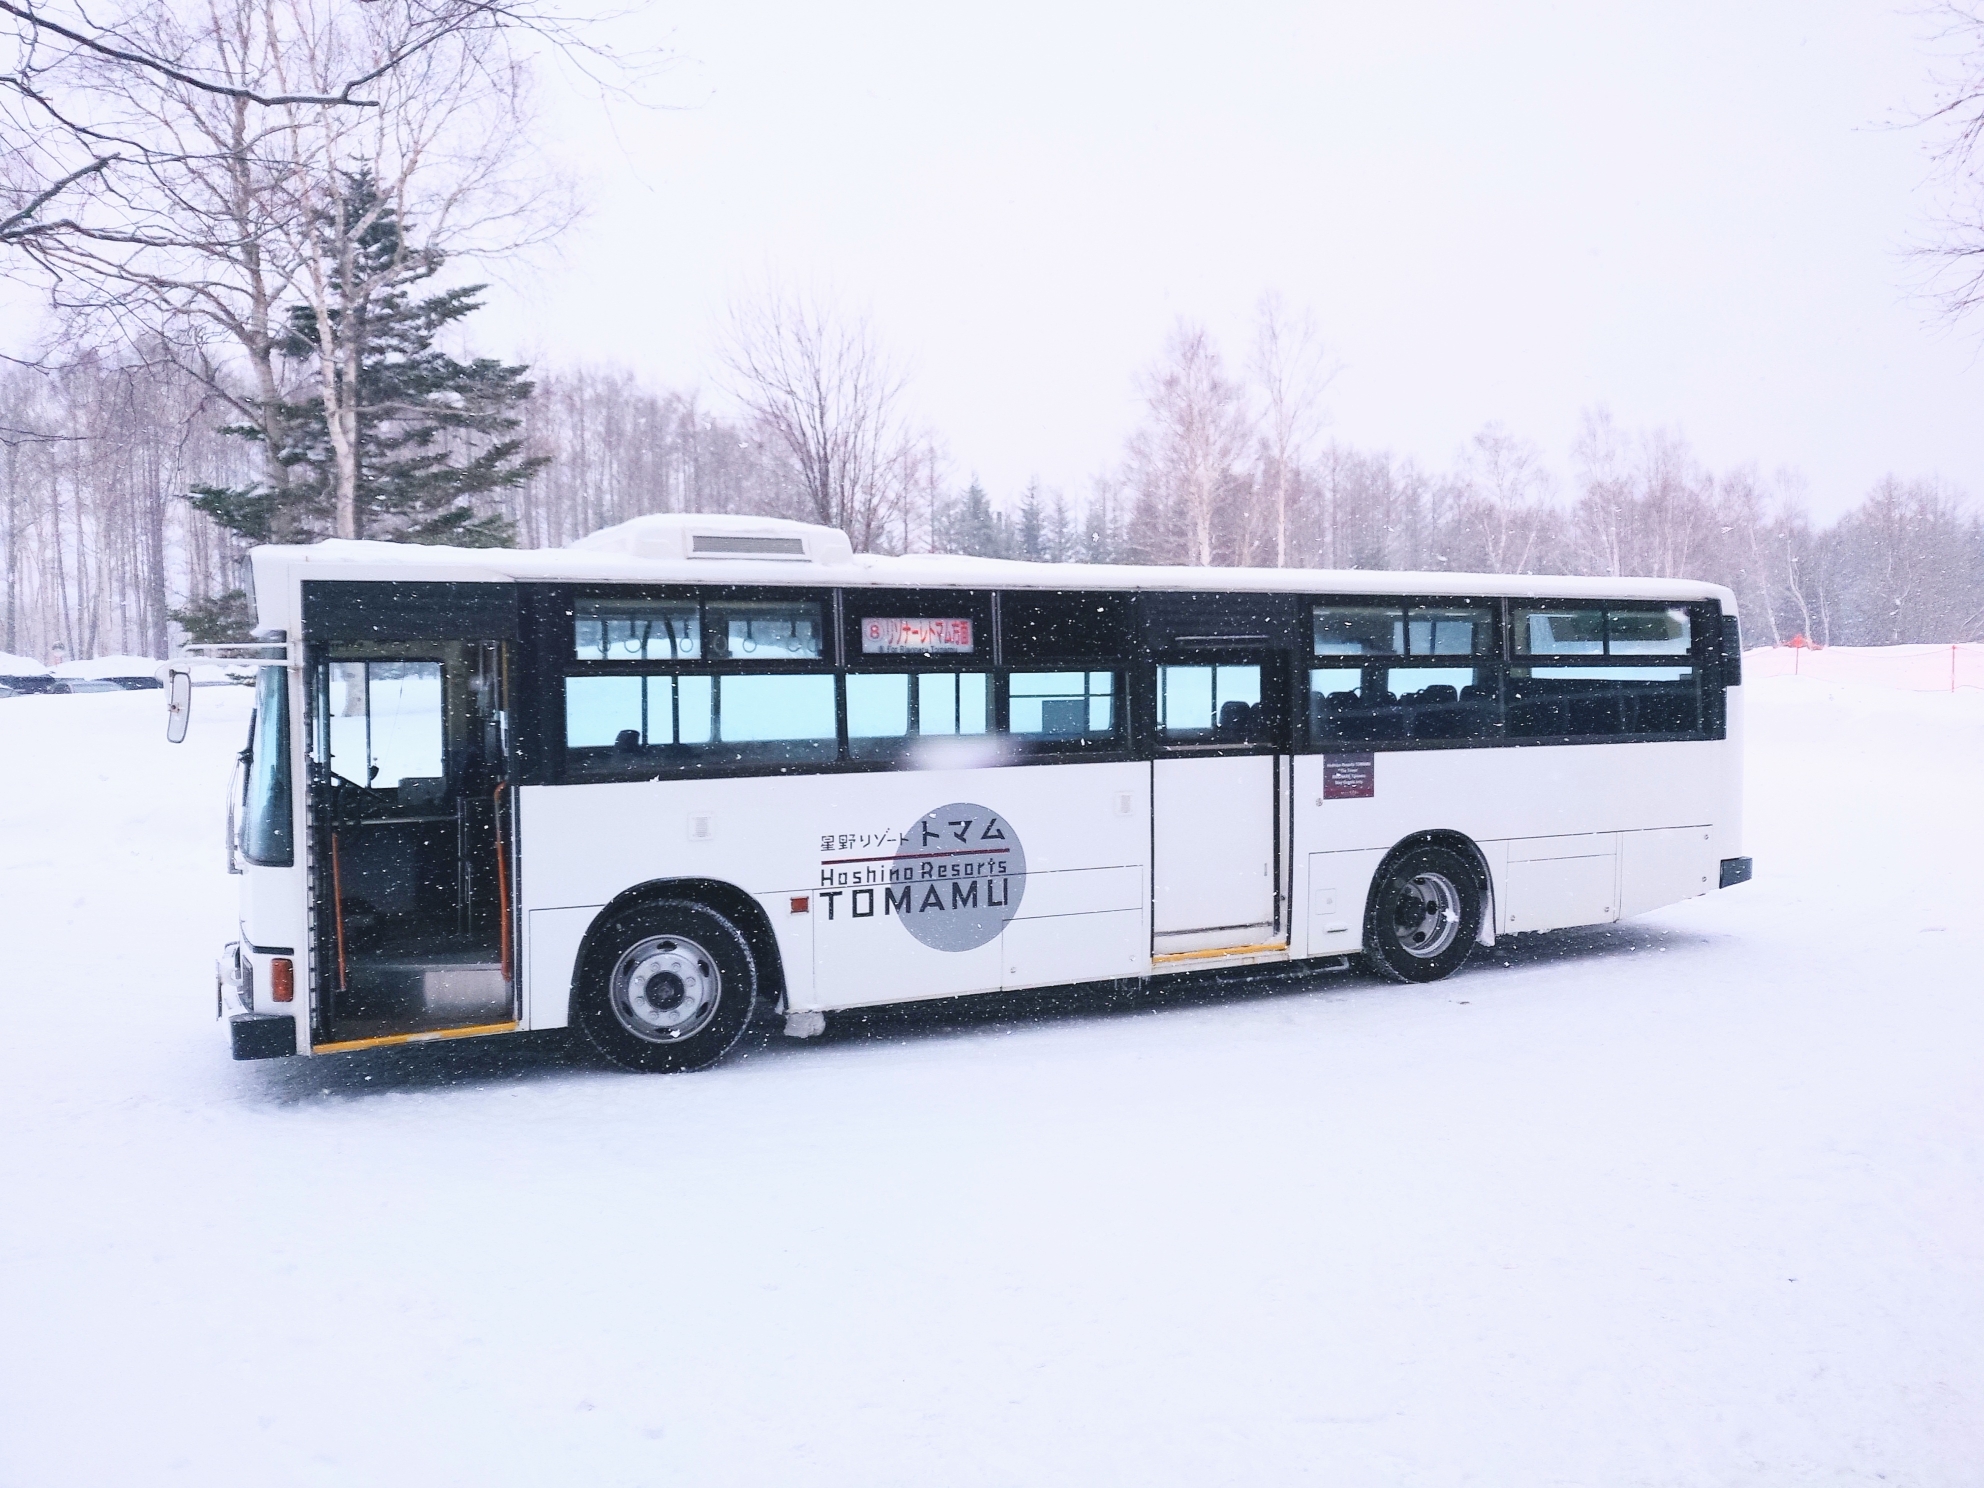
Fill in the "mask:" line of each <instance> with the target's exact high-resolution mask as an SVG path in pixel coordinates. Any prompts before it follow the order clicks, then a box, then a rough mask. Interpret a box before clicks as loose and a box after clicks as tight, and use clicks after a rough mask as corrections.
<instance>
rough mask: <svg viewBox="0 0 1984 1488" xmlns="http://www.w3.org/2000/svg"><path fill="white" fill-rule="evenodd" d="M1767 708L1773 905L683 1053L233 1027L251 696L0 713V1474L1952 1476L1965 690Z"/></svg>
mask: <svg viewBox="0 0 1984 1488" xmlns="http://www.w3.org/2000/svg"><path fill="white" fill-rule="evenodd" d="M1746 692H1747V695H1748V703H1749V710H1748V716H1749V731H1748V737H1749V741H1750V743H1749V748H1750V759H1749V765H1750V786H1751V793H1750V803H1749V824H1750V827H1749V830H1750V838H1749V842H1748V844H1747V850H1749V851H1751V852H1753V853H1754V854H1755V856H1756V861H1757V873H1758V877H1757V880H1756V881H1755V882H1754V883H1751V884H1747V885H1744V886H1742V887H1740V888H1737V889H1733V890H1730V891H1728V892H1726V893H1718V894H1714V895H1710V896H1708V897H1706V898H1703V899H1699V900H1695V901H1692V902H1690V903H1688V904H1685V905H1682V906H1678V907H1676V908H1673V909H1670V910H1666V911H1663V912H1661V913H1659V914H1656V915H1653V916H1649V917H1647V918H1645V919H1643V920H1640V921H1635V922H1631V923H1629V924H1626V925H1622V926H1616V927H1608V928H1604V929H1595V930H1586V931H1568V932H1562V933H1559V934H1554V935H1547V936H1529V937H1518V938H1515V939H1513V940H1509V941H1505V942H1504V943H1503V944H1502V945H1501V946H1498V947H1497V948H1496V949H1495V952H1494V953H1493V954H1492V955H1489V956H1486V957H1484V958H1483V959H1482V960H1481V961H1480V962H1479V963H1478V964H1476V965H1475V966H1472V967H1470V968H1469V969H1468V970H1467V971H1465V972H1463V973H1462V974H1461V975H1460V976H1458V977H1456V978H1454V979H1453V980H1451V981H1448V982H1444V983H1440V984H1438V985H1436V986H1432V987H1423V988H1417V987H1415V988H1400V987H1392V986H1387V985H1380V984H1378V983H1376V982H1373V981H1371V980H1369V979H1367V978H1362V977H1357V976H1337V977H1317V978H1313V979H1309V980H1304V981H1297V982H1294V983H1291V984H1286V985H1284V986H1282V987H1280V988H1279V989H1272V990H1271V989H1266V988H1260V987H1257V988H1256V990H1254V991H1252V992H1250V993H1246V994H1238V995H1229V996H1225V997H1195V998H1171V999H1166V1000H1161V1001H1157V1002H1153V1003H1150V1004H1146V1005H1144V1006H1142V1007H1140V1008H1135V1009H1131V1010H1124V1011H1111V1010H1107V1009H1104V1008H1100V1007H1097V1006H1094V1005H1086V1006H1084V1005H1072V1006H1066V1007H1064V1009H1063V1010H1062V1011H1061V1012H1060V1013H1059V1014H1055V1013H1053V1012H1051V1011H1050V1012H1048V1013H1044V1014H1036V1015H1033V1016H1029V1017H1025V1018H1013V1017H1009V1016H1000V1017H984V1016H972V1015H970V1014H968V1013H941V1014H939V1013H925V1014H922V1015H919V1016H916V1017H910V1018H883V1017H871V1018H868V1019H854V1018H848V1019H839V1020H836V1022H835V1025H834V1027H833V1029H832V1030H830V1032H829V1033H828V1035H827V1036H826V1037H825V1038H823V1039H820V1040H816V1041H813V1042H810V1043H805V1044H794V1043H789V1042H784V1041H779V1042H773V1043H768V1044H764V1045H759V1046H755V1047H752V1048H750V1049H748V1050H747V1051H746V1053H745V1057H743V1058H741V1059H738V1060H735V1061H733V1062H731V1063H728V1064H726V1065H724V1066H721V1067H719V1068H718V1069H716V1070H714V1071H711V1072H709V1073H707V1074H701V1075H695V1076H690V1077H685V1078H677V1079H654V1078H641V1077H634V1076H624V1075H619V1074H614V1073H610V1072H606V1071H602V1070H600V1069H597V1068H595V1067H593V1066H591V1065H590V1064H588V1063H586V1062H584V1061H583V1060H579V1059H577V1058H574V1057H570V1056H568V1055H567V1054H565V1053H564V1052H562V1051H561V1049H560V1047H559V1046H558V1045H557V1044H556V1043H554V1042H547V1041H532V1040H522V1041H518V1040H512V1041H488V1042H485V1043H483V1044H480V1045H477V1046H452V1047H445V1048H444V1047H431V1046H430V1047H428V1048H425V1049H410V1050H385V1051H379V1052H378V1053H376V1054H367V1055H357V1056H348V1057H345V1058H343V1059H339V1060H322V1061H289V1062H283V1063H277V1064H269V1065H236V1064H232V1063H230V1062H229V1061H228V1059H227V1055H226V1046H225V1040H224V1038H223V1037H222V1035H221V1031H220V1030H219V1029H218V1028H217V1027H216V1026H215V1025H214V1023H213V1021H212V1017H213V1000H212V990H211V982H210V981H209V975H210V973H209V971H208V967H209V965H210V963H211V956H212V952H213V949H214V947H215V946H216V945H217V943H218V942H219V941H220V940H221V939H223V938H224V937H225V934H226V933H227V928H228V925H229V920H230V914H231V906H232V902H233V891H234V882H235V881H233V880H230V879H228V878H227V877H226V876H225V874H224V873H223V872H222V871H221V869H222V853H221V843H220V830H221V828H220V821H221V796H222V793H223V791H224V789H225V786H226V781H227V777H228V767H229V764H230V762H231V757H232V755H233V752H234V751H235V750H237V749H239V747H240V745H241V742H242V738H243V735H244V731H245V728H246V723H247V717H248V711H249V708H250V705H251V701H252V700H251V699H250V698H249V697H248V696H247V695H246V694H245V693H241V692H231V691H226V690H222V691H218V692H215V693H206V694H203V695H202V696H201V698H200V700H199V702H198V703H197V704H196V705H195V708H194V714H193V720H192V733H191V736H190V737H189V739H188V742H187V744H186V745H185V746H183V747H182V748H179V749H173V748H172V747H171V746H168V745H167V744H166V743H165V742H164V739H163V724H164V709H163V707H162V705H161V704H160V702H159V701H158V699H157V697H156V696H155V695H151V694H142V693H131V694H122V695H118V694H106V695H100V696H89V697H75V698H47V699H43V698H33V697H29V698H23V699H19V700H15V701H12V702H10V703H9V704H8V705H7V707H6V708H4V709H0V783H4V785H5V786H8V787H14V786H17V785H18V784H19V783H21V782H32V784H33V788H32V789H19V788H0V1009H4V1015H5V1021H4V1025H0V1026H4V1027H5V1028H6V1031H7V1037H6V1038H5V1040H4V1041H0V1133H4V1134H5V1135H4V1138H3V1139H0V1196H4V1198H0V1318H4V1320H5V1322H4V1328H3V1329H0V1331H3V1332H4V1338H5V1344H4V1347H0V1482H4V1483H6V1484H7V1485H8V1488H43V1485H49V1488H53V1485H68V1484H77V1483H92V1484H93V1483H145V1484H198V1485H201V1488H213V1485H236V1484H242V1485H247V1484H262V1483H270V1482H277V1483H284V1484H302V1485H316V1484H322V1485H340V1488H343V1485H349V1484H353V1483H370V1482H378V1483H419V1482H434V1483H450V1484H452V1483H474V1484H477V1485H496V1484H533V1485H535V1484H542V1483H546V1482H583V1483H586V1484H596V1485H622V1484H628V1485H631V1484H647V1483H685V1484H688V1483H693V1484H696V1485H698V1488H706V1485H726V1484H739V1485H743V1484H754V1485H762V1484H767V1483H793V1484H806V1485H808V1488H813V1485H833V1484H848V1485H873V1484H903V1485H911V1484H944V1485H947V1488H949V1485H981V1484H983V1485H991V1484H1079V1485H1091V1484H1116V1483H1131V1484H1138V1485H1168V1484H1181V1485H1183V1484H1193V1485H1197V1484H1219V1483H1232V1484H1249V1485H1252V1484H1286V1483H1298V1482H1313V1483H1318V1484H1327V1485H1331V1488H1366V1485H1369V1488H1378V1485H1385V1488H1394V1485H1459V1484H1468V1483H1473V1484H1484V1485H1505V1484H1520V1485H1527V1484H1566V1485H1571V1484H1575V1485H1613V1484H1620V1485H1624V1484H1647V1485H1683V1484H1685V1485H1690V1488H1692V1485H1720V1484H1739V1483H1740V1484H1744V1485H1752V1484H1763V1485H1779V1484H1782V1485H1800V1488H1803V1485H1817V1484H1848V1483H1856V1484H1857V1483H1875V1482H1879V1481H1886V1482H1889V1483H1906V1484H1909V1485H1911V1488H1971V1485H1974V1484H1975V1482H1976V1481H1977V1470H1978V1464H1979V1463H1980V1462H1984V1268H1980V1266H1979V1264H1978V1258H1979V1256H1980V1255H1984V1148H1980V1146H1979V1137H1978V1133H1979V1132H1980V1131H1984V1081H1981V1080H1980V1079H1979V1078H1978V1071H1979V1069H1980V1068H1984V998H1980V996H1979V995H1978V993H1979V979H1978V971H1977V968H1978V965H1979V964H1980V961H1981V960H1984V890H1981V889H1980V887H1979V886H1980V882H1984V880H1980V876H1979V874H1978V873H1977V867H1976V854H1977V848H1976V844H1977V842H1978V840H1979V839H1980V837H1981V836H1984V772H1980V771H1979V770H1978V769H1977V768H1976V761H1977V760H1978V758H1979V757H1980V749H1981V748H1984V695H1979V694H1965V693H1960V694H1958V695H1957V696H1956V697H1951V696H1949V695H1948V694H1943V695H1940V696H1939V695H1934V694H1926V693H1925V694H1921V695H1915V694H1911V693H1908V692H1904V691H1899V690H1895V689H1893V688H1874V687H1856V686H1848V685H1845V684H1840V685H1837V686H1833V685H1829V684H1827V683H1825V682H1823V681H1821V680H1817V679H1813V678H1809V677H1803V676H1801V677H1799V678H1795V679H1793V678H1782V679H1773V678H1767V677H1758V678H1755V679H1754V680H1753V681H1752V682H1751V683H1750V684H1749V685H1748V686H1747V688H1746ZM107 1379H108V1380H111V1381H113V1382H114V1383H115V1388H113V1389H112V1390H111V1391H110V1392H109V1393H108V1394H106V1389H105V1384H106V1380H107ZM133 1382H141V1384H134V1383H133Z"/></svg>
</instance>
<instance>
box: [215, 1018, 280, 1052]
mask: <svg viewBox="0 0 1984 1488" xmlns="http://www.w3.org/2000/svg"><path fill="white" fill-rule="evenodd" d="M227 1034H228V1038H229V1040H230V1041H231V1042H232V1043H233V1045H234V1057H235V1058H236V1059H287V1058H288V1057H289V1056H290V1055H292V1054H294V1053H295V1052H296V1020H295V1019H294V1018H292V1017H290V1015H289V1014H288V1013H236V1014H235V1015H234V1016H233V1017H231V1018H229V1019H228V1020H227Z"/></svg>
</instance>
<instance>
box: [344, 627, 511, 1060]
mask: <svg viewBox="0 0 1984 1488" xmlns="http://www.w3.org/2000/svg"><path fill="white" fill-rule="evenodd" d="M505 650H506V648H505V646H504V644H503V643H502V642H498V641H474V640H440V641H401V640H394V641H360V642H345V643H336V644H330V645H322V646H315V647H312V648H311V652H312V654H311V668H310V677H311V687H310V712H311V748H310V755H311V760H310V764H311V771H310V773H311V834H310V835H311V859H312V868H313V873H312V880H313V889H314V895H313V899H314V908H315V915H314V922H315V923H314V928H315V936H314V940H315V952H316V954H315V957H314V962H315V969H316V983H317V990H318V996H317V1020H316V1021H317V1030H316V1032H317V1039H316V1043H317V1046H318V1047H319V1048H322V1047H323V1046H325V1045H326V1044H329V1045H334V1046H335V1045H349V1044H351V1043H354V1042H362V1041H365V1040H369V1039H380V1038H384V1039H396V1038H398V1037H401V1036H404V1035H408V1034H420V1033H433V1032H440V1031H445V1030H458V1029H465V1028H478V1029H480V1028H493V1027H494V1026H498V1025H502V1024H507V1023H513V1022H514V1020H515V1017H516V1012H515V1000H514V996H513V986H512V978H511V975H510V973H511V965H510V962H511V956H510V949H511V947H510V935H509V932H510V907H509V903H508V892H507V891H508V889H509V887H510V881H511V874H510V873H509V871H508V869H509V866H510V865H509V863H508V862H507V861H506V860H505V858H504V853H505V852H506V850H507V828H508V824H509V822H510V820H511V819H512V816H511V812H510V811H509V809H508V804H507V802H506V801H505V799H504V798H505V795H506V792H507V784H506V779H505V767H504V759H505V750H504V740H503V735H502V726H501V724H502V715H503V689H504V683H505V680H506V670H507V669H506V665H505V663H506V660H507V658H506V656H505Z"/></svg>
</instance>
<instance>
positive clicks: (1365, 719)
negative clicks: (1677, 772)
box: [1309, 665, 1705, 744]
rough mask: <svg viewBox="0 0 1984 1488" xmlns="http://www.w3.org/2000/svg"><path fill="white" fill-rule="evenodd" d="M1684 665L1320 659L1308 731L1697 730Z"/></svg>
mask: <svg viewBox="0 0 1984 1488" xmlns="http://www.w3.org/2000/svg"><path fill="white" fill-rule="evenodd" d="M1704 728H1705V719H1704V710H1703V699H1702V688H1701V681H1700V673H1699V671H1698V669H1697V668H1695V667H1692V666H1680V667H1667V666H1613V667H1606V666H1511V667H1506V668H1503V667H1497V666H1484V667H1439V666H1422V667H1395V666H1382V665H1366V666H1361V667H1319V668H1316V669H1314V670H1312V671H1311V672H1310V673H1309V731H1310V737H1311V738H1312V739H1314V740H1316V741H1318V742H1319V743H1327V744H1407V743H1426V744H1465V743H1477V744H1493V743H1496V742H1498V741H1503V740H1509V741H1537V740H1548V739H1605V738H1621V737H1634V738H1645V737H1665V738H1699V737H1702V736H1703V733H1704Z"/></svg>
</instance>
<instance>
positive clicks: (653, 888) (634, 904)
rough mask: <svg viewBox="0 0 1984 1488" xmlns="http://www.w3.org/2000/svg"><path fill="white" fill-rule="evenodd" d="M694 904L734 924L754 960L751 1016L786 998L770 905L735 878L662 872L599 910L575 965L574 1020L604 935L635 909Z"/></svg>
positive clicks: (571, 1016)
mask: <svg viewBox="0 0 1984 1488" xmlns="http://www.w3.org/2000/svg"><path fill="white" fill-rule="evenodd" d="M670 904H672V905H688V906H693V907H696V908H700V909H702V910H705V911H707V912H709V913H711V914H713V915H716V916H718V917H719V918H720V919H722V920H723V921H725V922H727V923H728V924H729V925H730V926H732V927H734V929H735V930H736V932H737V934H738V936H739V937H740V938H741V940H742V942H743V945H744V949H745V953H746V956H747V958H748V960H749V961H750V963H751V974H752V978H753V981H754V984H755V988H754V997H753V1007H752V1009H751V1014H750V1021H754V1022H755V1021H756V1020H757V1019H758V1018H760V1017H763V1016H765V1015H766V1014H768V1013H769V1012H771V1011H773V1010H774V1009H776V1008H779V1007H781V1006H783V1004H784V1000H785V968H784V962H783V960H782V959H781V957H780V955H779V948H778V937H777V936H776V935H775V934H774V933H773V931H772V926H771V920H770V917H769V916H767V915H766V913H765V908H764V906H763V905H762V904H760V903H759V902H758V901H757V900H756V899H754V898H753V897H752V896H751V895H750V894H748V893H746V892H745V891H744V890H743V889H740V888H738V887H737V886H736V885H735V884H732V883H726V882H724V881H723V880H721V879H707V878H658V879H650V880H648V881H647V882H645V883H639V884H635V885H634V886H632V887H631V888H628V889H624V890H622V891H621V892H620V893H618V894H616V895H615V896H614V897H613V898H612V899H611V900H609V901H608V902H607V903H606V904H605V905H604V906H603V907H602V908H601V909H600V911H599V913H598V914H596V915H594V916H593V919H592V923H591V924H590V925H589V926H587V928H586V933H585V936H584V938H583V939H582V940H581V942H580V944H579V953H578V955H577V957H576V958H575V959H574V962H573V966H572V985H571V988H570V990H569V994H568V995H569V997H570V1002H571V1006H570V1011H569V1013H568V1015H567V1016H568V1020H569V1022H570V1023H571V1024H572V1025H573V1026H575V1027H576V1026H577V1025H578V1024H579V1008H580V1005H581V1003H582V1001H583V1000H584V998H585V997H586V995H587V991H588V987H587V979H588V977H589V976H596V975H597V974H598V966H599V958H600V957H601V956H602V955H603V954H604V951H605V947H604V946H603V944H602V942H603V940H604V939H605V938H606V937H608V936H611V935H615V934H616V933H617V927H618V926H619V925H620V924H621V923H623V922H624V921H625V920H626V919H627V918H628V916H629V915H630V914H632V913H633V912H635V911H639V910H642V909H645V908H651V907H653V906H657V905H670Z"/></svg>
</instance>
